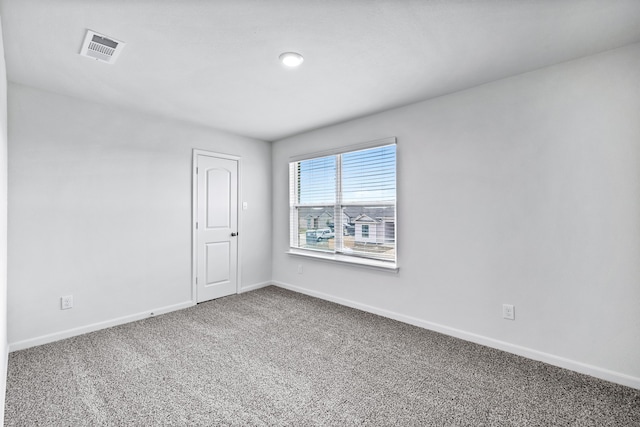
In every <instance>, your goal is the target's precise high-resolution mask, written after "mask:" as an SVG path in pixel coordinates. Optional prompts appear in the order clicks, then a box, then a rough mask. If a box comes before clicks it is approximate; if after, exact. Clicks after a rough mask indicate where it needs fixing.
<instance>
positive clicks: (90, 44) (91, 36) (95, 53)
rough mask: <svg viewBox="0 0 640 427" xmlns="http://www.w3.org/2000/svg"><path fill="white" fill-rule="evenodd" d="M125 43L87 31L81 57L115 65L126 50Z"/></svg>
mask: <svg viewBox="0 0 640 427" xmlns="http://www.w3.org/2000/svg"><path fill="white" fill-rule="evenodd" d="M125 44H126V43H125V42H121V41H120V40H116V39H113V38H111V37H107V36H104V35H102V34H98V33H96V32H95V31H91V30H87V35H86V36H85V38H84V43H82V50H81V51H80V55H82V56H86V57H87V58H92V59H95V60H97V61H102V62H106V63H107V64H113V63H114V62H116V58H118V55H120V52H121V51H122V49H123V48H124V45H125Z"/></svg>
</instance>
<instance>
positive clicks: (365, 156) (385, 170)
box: [289, 139, 396, 263]
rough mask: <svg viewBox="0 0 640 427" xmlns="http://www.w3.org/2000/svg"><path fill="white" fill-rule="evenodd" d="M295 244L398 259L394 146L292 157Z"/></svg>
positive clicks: (291, 208)
mask: <svg viewBox="0 0 640 427" xmlns="http://www.w3.org/2000/svg"><path fill="white" fill-rule="evenodd" d="M289 168H290V169H289V172H290V214H291V216H290V233H291V235H290V243H291V247H292V248H294V249H305V250H309V251H318V252H324V253H335V254H341V255H347V256H353V257H364V258H370V259H374V260H379V261H388V262H389V263H395V262H396V232H395V230H396V145H395V139H394V143H391V144H386V145H382V146H376V147H373V148H366V149H360V150H355V151H347V152H342V153H339V154H332V155H325V156H322V157H314V158H309V159H304V160H299V161H294V162H291V163H290V165H289Z"/></svg>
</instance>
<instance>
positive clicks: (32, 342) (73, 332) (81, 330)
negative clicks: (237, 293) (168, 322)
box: [9, 301, 195, 352]
mask: <svg viewBox="0 0 640 427" xmlns="http://www.w3.org/2000/svg"><path fill="white" fill-rule="evenodd" d="M193 305H195V304H194V302H193V301H185V302H181V303H179V304H173V305H168V306H166V307H160V308H156V309H153V310H147V311H144V312H142V313H136V314H131V315H129V316H123V317H118V318H116V319H111V320H106V321H104V322H97V323H92V324H90V325H86V326H80V327H78V328H73V329H67V330H66V331H61V332H55V333H53V334H48V335H42V336H39V337H36V338H29V339H27V340H23V341H17V342H13V343H9V352H12V351H18V350H24V349H25V348H29V347H35V346H37V345H42V344H47V343H50V342H54V341H59V340H63V339H65V338H71V337H75V336H78V335H82V334H86V333H89V332H94V331H98V330H100V329H106V328H110V327H112V326H118V325H122V324H124V323H129V322H135V321H136V320H142V319H146V318H148V317H154V316H158V315H160V314H165V313H169V312H172V311H176V310H182V309H183V308H187V307H191V306H193Z"/></svg>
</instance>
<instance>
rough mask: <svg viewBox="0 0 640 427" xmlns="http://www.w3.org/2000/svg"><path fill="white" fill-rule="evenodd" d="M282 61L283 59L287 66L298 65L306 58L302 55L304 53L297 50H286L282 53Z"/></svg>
mask: <svg viewBox="0 0 640 427" xmlns="http://www.w3.org/2000/svg"><path fill="white" fill-rule="evenodd" d="M280 61H282V63H283V64H284V65H286V66H287V67H297V66H298V65H300V64H302V61H304V58H303V57H302V55H300V54H299V53H296V52H285V53H283V54H282V55H280Z"/></svg>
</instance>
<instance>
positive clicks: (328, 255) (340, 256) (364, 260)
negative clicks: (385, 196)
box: [287, 137, 399, 272]
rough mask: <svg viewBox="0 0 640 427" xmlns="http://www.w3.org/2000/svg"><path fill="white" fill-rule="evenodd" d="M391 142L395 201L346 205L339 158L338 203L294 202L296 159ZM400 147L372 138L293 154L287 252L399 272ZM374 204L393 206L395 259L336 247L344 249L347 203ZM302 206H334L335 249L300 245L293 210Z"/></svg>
mask: <svg viewBox="0 0 640 427" xmlns="http://www.w3.org/2000/svg"><path fill="white" fill-rule="evenodd" d="M389 145H395V146H396V155H395V181H396V182H395V184H396V185H395V196H394V201H393V202H371V201H365V202H356V203H346V204H343V200H342V188H341V185H342V176H341V172H342V165H341V164H340V163H341V158H339V159H336V190H335V196H336V197H335V202H334V203H335V204H318V205H315V204H314V205H312V204H301V203H295V202H294V201H297V200H299V194H298V186H297V182H298V181H297V171H296V168H295V167H293V165H295V164H296V163H297V162H301V161H305V160H311V159H318V158H322V157H329V156H340V155H342V154H346V153H351V152H356V151H362V150H368V149H373V148H380V147H384V146H389ZM397 146H398V144H397V138H396V137H389V138H383V139H378V140H375V141H369V142H365V143H361V144H355V145H349V146H344V147H340V148H337V149H332V150H326V151H319V152H314V153H307V154H301V155H297V156H292V157H290V158H289V230H290V232H289V234H290V235H289V250H288V251H287V253H289V254H290V255H296V256H303V257H310V258H314V259H320V260H325V261H337V262H341V263H347V264H353V265H359V266H364V267H369V268H376V269H382V270H387V271H395V272H397V271H398V244H397V243H398V242H397V236H398V224H397V219H398V188H397V183H398V170H399V168H398V149H397ZM372 204H374V205H376V206H377V205H381V206H382V205H387V206H393V207H394V248H395V259H394V260H383V259H380V258H374V257H368V256H366V254H359V253H355V254H345V253H344V252H340V251H336V250H335V248H336V247H340V248H342V246H343V231H342V230H343V227H344V224H343V221H342V209H343V208H345V207H348V206H359V205H360V206H370V205H372ZM300 207H311V208H318V209H325V210H327V211H331V209H333V218H334V236H335V237H334V250H333V251H327V250H320V249H314V248H301V247H299V242H298V240H297V239H299V234H298V230H299V221H300V218H299V215H298V214H297V213H296V214H295V215H294V214H293V213H294V211H296V209H297V208H300ZM293 230H296V232H295V233H294V231H293ZM294 240H295V241H294Z"/></svg>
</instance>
